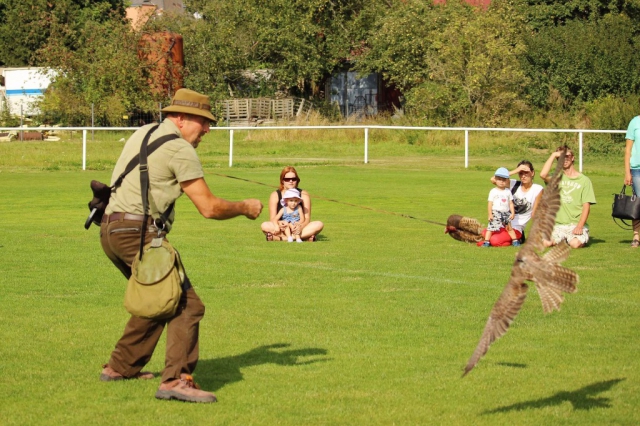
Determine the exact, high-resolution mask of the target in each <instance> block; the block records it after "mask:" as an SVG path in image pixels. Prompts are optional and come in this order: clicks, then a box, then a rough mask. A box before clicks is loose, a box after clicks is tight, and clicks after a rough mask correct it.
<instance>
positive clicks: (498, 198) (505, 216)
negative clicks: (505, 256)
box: [481, 167, 520, 247]
mask: <svg viewBox="0 0 640 426" xmlns="http://www.w3.org/2000/svg"><path fill="white" fill-rule="evenodd" d="M494 177H495V181H496V188H493V189H491V191H490V192H489V200H488V201H489V204H488V208H487V210H488V211H489V225H488V226H487V230H486V232H485V233H484V243H483V244H482V246H481V247H491V243H490V242H489V239H490V238H491V234H493V233H494V232H497V231H499V230H500V229H501V228H505V229H506V230H507V232H508V233H509V236H510V237H511V245H513V246H516V247H517V246H519V245H520V241H518V238H517V237H516V233H515V232H514V231H513V228H511V220H512V219H513V216H514V215H515V208H514V206H513V195H512V194H511V191H510V190H509V170H507V169H506V167H500V168H499V169H498V170H496V172H495V174H494Z"/></svg>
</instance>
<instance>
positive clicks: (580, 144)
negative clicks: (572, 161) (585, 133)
mask: <svg viewBox="0 0 640 426" xmlns="http://www.w3.org/2000/svg"><path fill="white" fill-rule="evenodd" d="M578 152H579V154H578V155H579V158H578V171H579V172H580V173H582V132H578Z"/></svg>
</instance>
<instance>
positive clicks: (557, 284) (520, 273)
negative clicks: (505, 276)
mask: <svg viewBox="0 0 640 426" xmlns="http://www.w3.org/2000/svg"><path fill="white" fill-rule="evenodd" d="M565 154H566V151H565V152H563V153H562V154H561V155H560V158H559V159H558V165H557V166H556V170H555V172H554V174H553V176H552V177H551V179H550V180H549V183H548V184H547V187H546V188H545V190H544V191H543V192H542V195H541V196H540V197H541V198H540V202H539V203H538V207H537V209H536V211H535V215H534V217H533V219H532V220H533V224H532V226H531V231H530V235H529V236H528V237H527V242H526V243H525V244H524V245H523V246H522V248H521V249H520V251H519V252H518V253H517V254H516V260H515V262H514V263H513V268H512V269H511V278H510V279H509V283H508V284H507V286H506V287H505V289H504V291H503V292H502V294H501V295H500V297H499V298H498V301H497V302H496V304H495V305H494V306H493V309H491V313H490V314H489V320H488V321H487V324H486V325H485V327H484V331H483V333H482V337H481V338H480V342H479V343H478V346H477V347H476V350H475V351H474V352H473V355H471V358H470V359H469V362H468V363H467V366H466V367H465V369H464V373H463V374H462V376H463V377H464V376H465V375H466V374H467V373H469V371H471V370H472V369H473V367H475V365H476V364H477V363H478V361H479V360H480V358H482V356H483V355H484V354H486V353H487V351H488V350H489V346H490V345H491V343H493V342H494V341H495V340H496V339H498V338H500V337H502V336H503V335H504V334H505V333H506V332H507V330H508V328H509V325H511V323H512V322H513V320H514V319H515V317H516V315H518V312H520V308H522V304H523V303H524V299H525V297H527V290H528V289H529V286H528V285H527V284H526V283H525V281H532V282H533V283H535V285H536V289H537V290H538V294H539V295H540V299H541V300H542V309H543V311H544V313H545V314H546V313H550V312H553V310H554V309H557V310H560V304H561V303H562V302H563V301H564V297H563V294H562V293H563V292H565V293H575V292H576V291H577V288H576V284H577V283H578V275H576V273H575V272H573V271H572V270H570V269H568V268H565V267H563V266H560V263H561V262H563V261H564V260H565V259H566V258H567V257H568V256H569V251H570V250H571V248H570V247H569V245H568V244H567V243H566V242H563V243H562V244H559V245H557V246H555V247H553V248H552V249H550V250H549V251H547V252H546V253H544V250H545V246H544V241H545V240H546V241H550V240H551V233H552V231H553V226H554V224H555V218H556V213H557V212H558V210H559V209H560V191H559V189H558V185H559V183H560V179H561V178H562V165H563V163H564V157H565Z"/></svg>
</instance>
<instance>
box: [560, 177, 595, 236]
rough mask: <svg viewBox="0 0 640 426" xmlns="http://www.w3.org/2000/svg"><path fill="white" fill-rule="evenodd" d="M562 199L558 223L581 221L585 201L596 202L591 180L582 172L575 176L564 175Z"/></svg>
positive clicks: (561, 188)
mask: <svg viewBox="0 0 640 426" xmlns="http://www.w3.org/2000/svg"><path fill="white" fill-rule="evenodd" d="M560 201H561V204H560V210H559V211H558V215H557V216H556V223H557V224H559V225H569V224H577V223H578V221H580V215H581V214H582V206H583V205H584V203H589V204H595V203H596V196H595V194H594V193H593V186H592V185H591V180H590V179H589V178H588V177H586V176H585V175H583V174H582V173H580V174H579V175H578V177H575V178H570V177H567V175H562V180H561V181H560ZM585 226H586V223H585Z"/></svg>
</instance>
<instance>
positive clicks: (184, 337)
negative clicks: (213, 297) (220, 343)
mask: <svg viewBox="0 0 640 426" xmlns="http://www.w3.org/2000/svg"><path fill="white" fill-rule="evenodd" d="M141 225H142V222H139V221H133V220H116V221H114V222H111V223H106V220H103V222H102V224H101V226H100V243H101V244H102V249H103V250H104V252H105V253H106V255H107V257H109V259H111V261H112V262H113V264H114V265H116V267H117V268H118V269H119V270H120V271H121V272H122V274H123V275H124V276H125V277H126V278H127V279H129V277H130V276H131V264H132V263H133V259H134V257H135V256H136V254H138V250H139V249H140V227H141ZM148 228H149V229H148V231H147V234H146V238H145V243H148V242H149V241H150V240H151V238H153V237H155V236H156V235H157V230H156V228H155V227H154V226H153V225H151V226H149V227H148ZM187 287H188V289H187V290H186V291H183V293H182V298H181V300H180V304H179V305H178V310H177V311H176V314H175V315H174V316H173V317H171V318H169V319H163V320H158V321H154V320H147V319H143V318H138V317H135V316H132V317H131V319H129V322H127V325H126V326H125V328H124V333H123V334H122V337H121V338H120V340H118V343H116V347H115V350H114V351H113V352H112V353H111V358H110V359H109V366H110V367H111V368H112V369H114V370H115V371H117V372H118V373H120V374H122V375H123V376H124V377H132V376H134V375H136V374H137V373H139V372H140V371H141V370H142V367H144V366H145V365H146V364H147V363H148V362H149V360H150V359H151V356H152V355H153V351H154V350H155V348H156V345H157V343H158V340H159V339H160V336H161V335H162V330H164V327H165V325H166V327H167V349H166V355H165V367H164V370H163V371H162V381H163V382H166V381H170V380H173V379H177V378H180V374H183V373H184V374H192V372H193V370H195V368H196V364H197V363H198V327H199V322H200V320H201V319H202V317H203V316H204V304H203V303H202V301H201V300H200V298H199V297H198V295H197V294H196V292H195V291H194V290H193V287H191V283H190V282H189V279H188V278H186V279H185V285H184V286H183V290H184V289H185V288H187Z"/></svg>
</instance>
